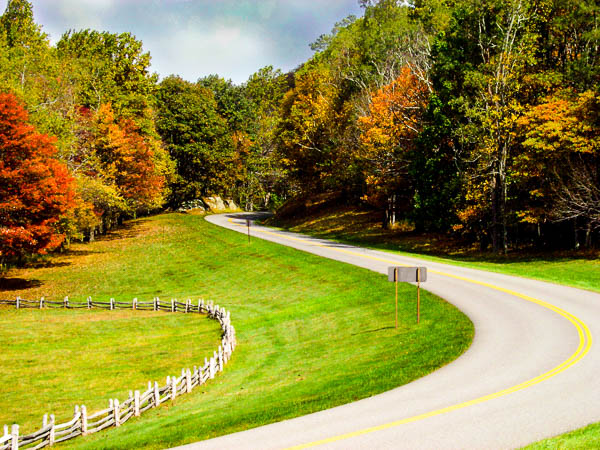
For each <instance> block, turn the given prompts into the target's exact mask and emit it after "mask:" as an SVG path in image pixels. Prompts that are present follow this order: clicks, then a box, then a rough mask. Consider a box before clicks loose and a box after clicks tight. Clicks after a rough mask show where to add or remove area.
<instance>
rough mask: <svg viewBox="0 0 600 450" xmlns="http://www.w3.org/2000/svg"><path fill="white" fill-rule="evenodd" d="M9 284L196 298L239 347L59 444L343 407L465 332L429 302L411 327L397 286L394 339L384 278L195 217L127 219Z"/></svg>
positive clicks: (181, 436)
mask: <svg viewBox="0 0 600 450" xmlns="http://www.w3.org/2000/svg"><path fill="white" fill-rule="evenodd" d="M9 278H10V279H9V280H4V281H3V284H4V286H10V287H11V289H12V290H11V291H10V292H7V291H6V290H5V291H4V292H0V296H2V297H4V296H6V295H7V294H10V295H11V296H15V295H21V296H22V297H24V298H35V297H39V296H41V295H44V296H45V297H46V298H48V297H53V298H57V297H58V298H60V297H61V296H64V295H66V294H68V295H70V297H71V298H72V299H74V300H77V299H84V298H85V297H86V296H87V295H93V296H95V298H98V299H106V298H108V297H110V296H113V297H116V298H118V299H122V298H125V299H130V298H132V297H138V298H139V299H140V300H142V299H149V298H152V297H153V296H154V295H158V296H160V297H162V298H165V299H169V298H171V297H176V298H187V297H192V298H197V297H199V296H203V297H204V298H206V299H212V300H214V301H215V302H216V303H218V304H220V305H223V306H225V307H226V308H227V309H228V310H230V311H231V314H232V321H233V324H234V326H235V327H236V330H237V336H238V342H239V346H238V348H237V349H236V352H235V353H234V355H233V358H232V360H231V361H230V363H229V364H228V366H227V368H226V370H225V372H224V373H223V374H222V375H221V376H219V377H218V378H217V379H215V380H213V382H211V383H209V384H206V385H204V386H203V387H202V389H197V390H195V391H194V392H193V393H192V394H190V395H186V396H182V397H179V398H177V399H176V400H175V402H174V403H173V404H169V405H168V406H166V407H164V408H162V407H161V408H158V409H156V410H153V411H152V412H149V413H147V414H146V415H144V416H142V417H141V418H139V419H133V420H131V421H129V422H128V423H127V424H126V426H123V427H122V428H119V429H112V430H110V431H107V432H103V433H99V434H97V435H92V436H89V437H86V438H81V439H77V440H74V441H71V442H70V443H69V444H67V445H68V446H70V447H73V448H94V449H95V448H164V447H168V446H174V445H177V444H183V443H186V442H192V441H195V440H200V439H206V438H209V437H213V436H217V435H221V434H226V433H230V432H234V431H239V430H243V429H247V428H251V427H255V426H257V425H261V424H265V423H269V422H273V421H278V420H282V419H286V418H290V417H294V416H298V415H302V414H306V413H310V412H313V411H317V410H320V409H324V408H328V407H331V406H335V405H339V404H343V403H347V402H350V401H352V400H356V399H359V398H364V397H367V396H370V395H373V394H376V393H379V392H382V391H385V390H388V389H390V388H393V387H395V386H399V385H402V384H404V383H407V382H409V381H411V380H414V379H415V378H418V377H421V376H423V375H425V374H427V373H429V372H431V371H433V370H435V369H436V368H438V367H440V366H442V365H444V364H447V363H448V362H450V361H452V360H453V359H455V358H456V357H457V356H458V355H460V354H461V353H462V352H463V351H464V350H465V349H466V348H467V347H468V345H469V343H470V342H471V340H472V337H473V326H472V324H471V322H470V321H469V320H468V319H467V318H466V317H465V316H464V315H463V314H462V313H460V312H459V311H457V310H456V309H455V308H454V307H452V306H450V305H449V304H447V303H446V302H444V301H443V300H441V299H439V298H436V297H435V296H433V295H429V294H425V295H424V296H423V299H422V300H423V303H422V312H423V315H422V317H421V319H422V321H421V324H420V325H419V326H416V324H415V323H414V304H413V302H412V299H414V296H415V292H414V287H412V286H409V285H406V286H402V291H401V298H402V299H403V301H402V302H401V323H400V327H399V328H398V330H396V329H394V326H393V325H394V301H393V299H394V297H393V288H392V285H391V284H390V283H388V282H387V280H386V277H385V276H383V275H379V274H376V273H372V272H369V271H366V270H364V269H360V268H356V267H352V266H348V265H345V264H341V263H337V262H334V261H329V260H325V259H322V258H319V257H317V256H314V255H310V254H307V253H302V252H298V251H296V250H293V249H289V248H285V247H282V246H278V245H275V244H272V243H269V242H265V241H260V240H254V239H253V240H252V242H251V243H250V244H248V243H247V238H246V236H244V235H241V234H238V233H234V232H230V231H227V230H223V229H220V228H218V227H216V226H213V225H211V224H208V223H207V222H205V221H204V219H203V218H202V217H200V216H194V215H184V214H167V215H161V216H157V217H153V218H149V219H143V220H137V221H133V222H131V223H129V225H128V228H127V229H125V230H123V231H122V232H121V233H119V234H116V235H112V236H110V237H109V238H108V239H105V240H102V241H99V242H95V243H93V244H89V245H77V246H74V248H73V249H72V251H70V252H69V253H67V254H65V255H63V256H59V257H57V258H54V259H52V260H50V261H48V262H47V263H46V264H42V265H41V266H40V267H37V268H30V269H26V270H21V271H16V272H11V273H10V274H9ZM22 288H26V289H22ZM1 314H4V312H2V313H1ZM190 345H191V346H193V344H189V343H188V344H186V345H175V346H173V347H171V351H175V352H177V351H186V350H187V349H188V348H189V347H190ZM68 370H69V368H68V367H66V368H65V371H68ZM139 370H144V367H143V366H141V365H140V367H139ZM36 373H37V372H36V371H34V370H28V371H26V374H27V375H26V376H27V377H35V376H36ZM165 375H167V374H165ZM25 381H26V380H25Z"/></svg>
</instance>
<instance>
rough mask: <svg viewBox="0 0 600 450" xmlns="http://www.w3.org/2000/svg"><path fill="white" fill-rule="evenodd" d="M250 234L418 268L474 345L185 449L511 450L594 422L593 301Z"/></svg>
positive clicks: (531, 284) (597, 391)
mask: <svg viewBox="0 0 600 450" xmlns="http://www.w3.org/2000/svg"><path fill="white" fill-rule="evenodd" d="M257 217H258V216H257V215H256V214H249V213H246V214H244V213H240V214H223V215H214V216H208V217H207V218H206V220H208V221H209V222H211V223H213V224H216V225H219V226H221V227H224V228H228V229H231V230H234V231H239V232H243V233H245V232H246V226H245V225H246V218H249V219H251V220H253V219H255V218H257ZM241 225H243V226H241ZM250 231H251V234H252V236H253V237H255V238H261V239H266V240H269V241H273V242H276V243H278V244H281V245H287V246H290V247H294V248H297V249H299V250H302V251H307V252H310V253H314V254H317V255H319V256H323V257H325V258H331V259H335V260H338V261H343V262H346V263H349V264H354V265H356V266H359V267H364V268H367V269H370V270H373V271H376V272H380V273H387V267H388V266H390V265H394V264H398V265H401V264H406V265H425V266H427V267H428V280H427V282H426V283H425V285H424V286H425V288H426V289H427V290H429V291H431V292H433V293H434V294H436V295H439V296H440V297H443V298H444V299H446V300H448V301H449V302H451V303H452V304H454V305H456V306H457V307H458V308H460V309H461V310H462V311H463V312H464V313H465V314H467V315H468V316H469V317H470V319H471V320H472V321H473V323H474V325H475V338H474V341H473V344H472V346H471V347H470V348H469V350H467V351H466V352H465V353H464V354H463V355H462V356H461V357H459V358H458V359H457V360H456V361H454V362H453V363H451V364H449V365H447V366H445V367H443V368H441V369H439V370H437V371H435V372H434V373H432V374H430V375H427V376H425V377H423V378H421V379H418V380H416V381H414V382H412V383H409V384H407V385H405V386H401V387H399V388H396V389H393V390H391V391H388V392H385V393H383V394H380V395H376V396H373V397H370V398H367V399H364V400H360V401H357V402H354V403H350V404H347V405H343V406H339V407H336V408H332V409H329V410H325V411H321V412H318V413H314V414H309V415H306V416H302V417H298V418H295V419H290V420H285V421H282V422H278V423H274V424H271V425H266V426H263V427H259V428H255V429H251V430H248V431H244V432H240V433H235V434H231V435H228V436H223V437H220V438H217V439H212V440H209V441H203V442H198V443H195V444H191V445H187V446H184V447H181V448H185V449H238V448H239V449H246V448H253V449H283V448H309V447H319V448H339V449H355V448H356V449H363V448H364V449H373V448H381V449H386V448H390V449H392V448H394V449H396V448H407V449H444V448H466V449H472V448H481V449H494V448H514V447H519V446H522V445H525V444H528V443H531V442H534V441H537V440H539V439H542V438H545V437H550V436H553V435H556V434H559V433H563V432H565V431H568V430H572V429H575V428H578V427H582V426H584V425H587V424H588V423H591V422H596V421H600V381H599V379H600V349H599V348H598V347H597V346H593V345H592V335H598V334H599V333H600V294H596V293H593V292H588V291H584V290H579V289H574V288H569V287H564V286H558V285H555V284H550V283H544V282H541V281H535V280H529V279H525V278H518V277H512V276H507V275H501V274H497V273H491V272H484V271H480V270H473V269H467V268H462V267H457V266H452V265H446V264H440V263H434V262H431V261H423V260H419V259H417V258H408V257H403V256H397V255H392V254H390V253H385V252H380V251H373V250H366V249H362V248H358V247H353V246H349V245H344V244H339V243H335V242H331V241H326V240H322V239H316V238H311V237H307V236H303V235H299V234H294V233H288V232H283V231H279V230H274V229H270V228H266V227H261V226H257V225H255V224H252V226H251V230H250ZM599 276H600V275H599Z"/></svg>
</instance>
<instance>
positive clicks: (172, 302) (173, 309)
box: [171, 299, 176, 312]
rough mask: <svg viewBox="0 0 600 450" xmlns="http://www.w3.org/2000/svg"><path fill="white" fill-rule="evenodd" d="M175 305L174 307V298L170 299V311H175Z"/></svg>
mask: <svg viewBox="0 0 600 450" xmlns="http://www.w3.org/2000/svg"><path fill="white" fill-rule="evenodd" d="M175 310H176V307H175V300H174V299H171V312H175Z"/></svg>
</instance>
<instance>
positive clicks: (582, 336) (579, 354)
mask: <svg viewBox="0 0 600 450" xmlns="http://www.w3.org/2000/svg"><path fill="white" fill-rule="evenodd" d="M228 220H229V222H230V223H232V224H233V225H239V224H237V223H235V222H234V221H233V220H232V219H228ZM239 226H241V225H239ZM255 231H258V232H260V233H263V234H268V235H272V236H277V237H279V238H282V239H286V240H289V241H298V242H303V243H305V244H310V245H314V246H316V247H326V248H328V249H330V250H333V251H336V252H340V253H346V254H348V255H352V256H358V257H361V258H366V259H371V260H374V261H380V262H385V263H388V264H393V265H398V264H399V263H398V262H397V261H393V260H389V259H385V258H380V257H378V256H373V255H368V254H364V253H359V252H355V251H352V250H347V249H343V248H338V247H330V246H328V245H325V244H320V243H317V242H312V241H307V240H305V239H299V238H295V237H291V236H286V235H284V234H281V233H274V232H272V231H265V230H257V229H255ZM430 272H431V273H435V274H436V275H441V276H444V277H448V278H454V279H456V280H461V281H464V282H467V283H472V284H477V285H479V286H484V287H487V288H489V289H493V290H496V291H500V292H504V293H505V294H509V295H512V296H514V297H517V298H520V299H522V300H525V301H528V302H531V303H535V304H536V305H540V306H542V307H544V308H547V309H549V310H551V311H553V312H555V313H556V314H559V315H560V316H562V317H564V318H565V319H567V320H568V321H569V322H571V324H572V325H573V326H574V327H575V329H576V330H577V334H578V336H579V345H578V346H577V349H576V350H575V352H574V353H573V354H572V355H571V356H569V357H568V358H567V359H566V360H565V361H563V362H562V363H560V364H559V365H558V366H556V367H554V368H552V369H550V370H548V371H547V372H544V373H542V374H541V375H538V376H537V377H535V378H531V379H530V380H527V381H524V382H522V383H519V384H517V385H515V386H512V387H509V388H506V389H503V390H501V391H498V392H494V393H492V394H488V395H484V396H482V397H478V398H475V399H472V400H468V401H466V402H462V403H457V404H454V405H451V406H447V407H445V408H441V409H436V410H434V411H429V412H427V413H424V414H419V415H417V416H413V417H408V418H406V419H401V420H396V421H393V422H388V423H385V424H382V425H377V426H375V427H369V428H363V429H362V430H358V431H353V432H351V433H346V434H341V435H338V436H332V437H330V438H327V439H322V440H320V441H315V442H310V443H307V444H301V445H297V446H295V447H291V448H290V449H289V450H298V449H303V448H310V447H316V446H318V445H323V444H329V443H332V442H337V441H341V440H344V439H349V438H353V437H357V436H361V435H364V434H368V433H373V432H375V431H381V430H386V429H389V428H393V427H397V426H400V425H403V424H406V423H411V422H416V421H418V420H422V419H426V418H428V417H433V416H438V415H440V414H444V413H448V412H451V411H455V410H457V409H461V408H466V407H467V406H472V405H477V404H479V403H483V402H487V401H489V400H493V399H495V398H498V397H503V396H505V395H508V394H512V393H513V392H517V391H520V390H522V389H526V388H528V387H530V386H534V385H536V384H539V383H541V382H542V381H545V380H547V379H549V378H552V377H554V376H555V375H558V374H559V373H561V372H564V371H565V370H567V369H568V368H570V367H572V366H573V365H575V364H576V363H577V362H579V361H580V360H581V359H582V358H583V357H584V356H585V355H586V354H587V353H588V352H589V351H590V348H591V346H592V333H591V332H590V330H589V328H588V326H587V325H586V324H585V322H583V320H581V319H580V318H578V317H577V316H575V315H573V314H571V313H570V312H568V311H565V310H564V309H562V308H559V307H558V306H555V305H553V304H551V303H548V302H545V301H543V300H539V299H537V298H534V297H530V296H528V295H524V294H521V293H519V292H515V291H512V290H510V289H505V288H503V287H500V286H495V285H493V284H489V283H484V282H482V281H477V280H472V279H470V278H466V277H461V276H458V275H452V274H449V273H445V272H438V271H435V270H431V271H430Z"/></svg>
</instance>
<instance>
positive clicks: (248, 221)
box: [246, 219, 250, 244]
mask: <svg viewBox="0 0 600 450" xmlns="http://www.w3.org/2000/svg"><path fill="white" fill-rule="evenodd" d="M246 226H247V227H248V244H249V243H250V219H246Z"/></svg>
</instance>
